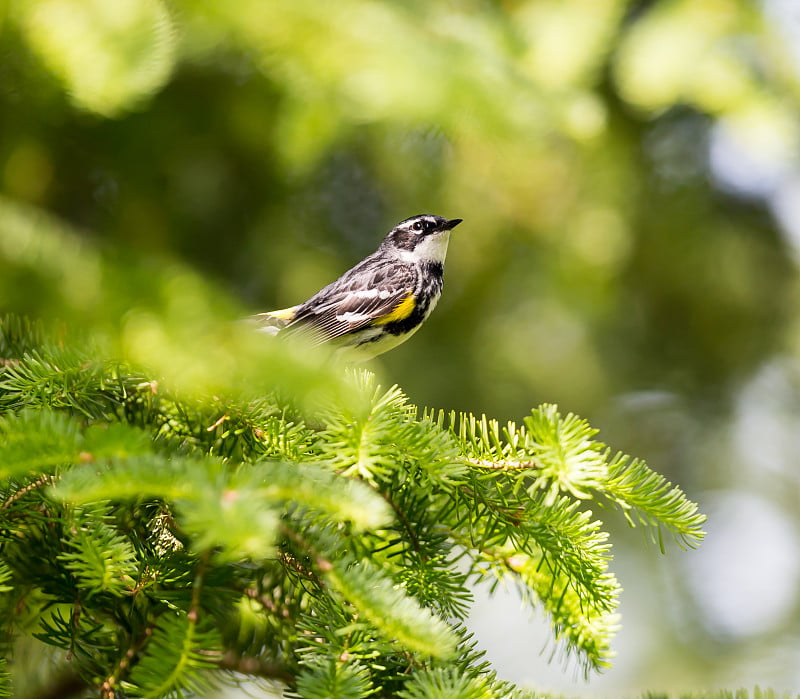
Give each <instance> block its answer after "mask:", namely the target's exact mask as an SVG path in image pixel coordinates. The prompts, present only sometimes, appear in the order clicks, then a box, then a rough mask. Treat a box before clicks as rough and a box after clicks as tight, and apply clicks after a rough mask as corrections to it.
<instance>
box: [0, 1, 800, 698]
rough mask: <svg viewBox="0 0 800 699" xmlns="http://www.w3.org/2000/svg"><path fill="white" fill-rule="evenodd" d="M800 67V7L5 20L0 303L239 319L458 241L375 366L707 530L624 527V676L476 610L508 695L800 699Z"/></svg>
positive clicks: (0, 71) (111, 316)
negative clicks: (427, 246)
mask: <svg viewBox="0 0 800 699" xmlns="http://www.w3.org/2000/svg"><path fill="white" fill-rule="evenodd" d="M798 46H800V3H798V2H797V1H796V0H764V1H763V2H745V1H744V0H741V1H738V2H737V1H736V0H702V1H700V0H694V1H692V0H658V1H656V0H653V1H649V2H648V1H639V2H634V1H632V2H624V1H622V0H508V1H507V2H500V1H494V2H492V1H489V0H485V1H479V0H471V1H470V0H463V1H459V0H452V1H444V0H443V1H440V2H430V1H423V0H418V1H416V2H414V1H395V2H390V1H388V0H339V1H338V2H335V3H322V2H318V1H316V2H312V1H310V0H292V1H291V2H277V1H272V0H237V1H236V2H226V1H225V0H5V4H3V3H0V189H1V193H0V307H2V308H3V310H13V311H15V312H20V313H29V314H32V315H36V316H43V317H47V318H51V319H52V318H60V319H63V320H66V321H67V322H68V323H70V324H74V325H75V326H76V327H85V328H89V329H92V330H93V331H95V332H97V333H100V334H106V335H108V336H112V337H113V336H115V334H119V333H122V334H123V335H124V334H125V332H126V329H129V327H128V326H129V325H130V323H127V320H126V319H129V318H130V314H131V313H132V312H135V311H136V309H137V308H138V307H139V304H141V305H142V306H143V307H147V308H151V309H152V308H160V307H163V308H167V312H168V313H172V314H173V316H175V315H179V316H181V317H184V316H185V315H187V314H188V315H196V316H202V315H203V314H204V313H205V312H206V311H208V312H209V314H210V313H211V309H210V308H209V307H211V306H213V307H214V313H215V314H220V313H222V314H224V313H228V316H229V317H231V318H234V317H236V316H237V314H243V313H247V312H255V311H260V310H267V309H269V308H275V307H283V306H286V305H291V304H294V303H298V302H300V301H302V300H304V299H305V298H306V297H307V296H309V295H310V294H311V293H313V292H315V291H316V290H318V289H319V288H320V287H321V286H323V285H324V284H327V283H328V282H330V281H332V280H333V279H334V278H335V277H336V276H337V275H338V274H340V273H341V272H342V271H344V270H345V269H346V268H347V267H349V266H350V265H352V264H353V263H354V262H356V261H357V260H358V259H360V258H361V257H363V256H364V255H366V254H367V253H369V252H371V251H372V250H373V249H374V248H375V247H376V246H377V244H378V242H379V241H380V239H381V238H382V236H383V235H384V234H385V232H386V231H387V230H388V229H389V228H390V227H391V226H392V225H393V224H394V223H396V222H397V221H399V220H401V219H403V218H406V217H408V216H411V215H414V214H418V213H436V214H440V215H443V216H448V217H459V218H463V219H464V221H465V222H464V224H462V226H460V227H459V228H458V230H457V231H456V232H455V234H454V236H453V240H452V242H451V246H450V254H449V258H448V263H447V266H446V272H445V280H446V283H445V293H444V296H443V298H442V301H441V303H440V305H439V307H438V308H437V310H436V312H435V314H434V315H433V317H432V318H431V320H430V321H429V322H428V324H427V325H426V326H425V328H424V329H423V330H422V331H420V332H419V333H418V334H417V335H416V336H415V337H414V339H413V340H412V341H410V342H409V343H407V344H405V345H403V347H402V348H400V349H398V350H395V351H394V352H392V353H390V354H389V355H386V356H385V358H382V359H381V360H380V362H374V363H373V365H372V367H371V368H373V369H375V370H376V371H378V372H379V373H380V375H381V376H382V378H383V380H384V382H389V383H394V382H396V383H398V384H400V385H401V386H402V387H403V388H404V389H405V390H406V391H407V392H408V393H409V395H410V396H411V398H412V399H413V400H414V401H415V402H417V403H418V404H421V405H429V406H434V407H437V408H445V409H457V410H469V411H473V412H476V413H487V414H489V415H491V416H494V417H498V418H501V419H519V418H521V417H522V416H524V415H525V414H526V413H527V412H528V410H529V409H530V408H531V407H532V406H534V405H536V404H538V403H540V402H555V403H558V404H559V405H560V407H561V409H562V410H563V411H564V412H568V411H573V412H577V413H580V414H581V415H583V416H584V417H586V418H588V419H589V420H590V421H591V422H592V423H593V424H594V425H596V426H597V427H599V428H601V430H602V433H601V434H602V437H603V439H604V440H605V441H607V442H608V443H609V444H611V445H612V446H613V447H614V448H615V449H622V450H625V451H628V452H630V453H633V454H635V455H637V456H640V457H643V458H645V459H646V460H647V461H648V463H649V464H650V465H651V466H652V467H654V468H655V469H656V470H658V471H660V472H662V473H665V474H667V475H668V476H669V477H670V478H671V479H673V480H675V481H677V482H678V483H679V484H681V486H682V487H683V488H684V489H685V490H686V491H687V492H688V494H689V495H690V497H692V498H693V499H696V500H698V501H699V502H700V503H701V507H702V509H704V511H706V512H707V513H708V514H709V516H710V520H709V523H708V527H707V529H708V532H709V536H708V540H707V543H706V544H705V545H704V546H703V547H702V548H701V549H700V550H698V551H693V552H689V553H679V552H677V551H671V552H670V554H671V555H669V556H667V557H666V558H664V557H662V556H661V555H660V554H659V553H658V552H657V551H656V550H655V549H654V547H652V546H648V545H646V543H645V541H644V538H643V536H642V535H641V534H640V533H639V532H638V531H633V532H631V531H629V530H627V529H626V528H625V526H624V525H623V524H621V523H620V522H619V521H617V519H618V518H616V517H610V523H609V524H610V526H611V527H612V529H613V530H614V534H615V537H616V539H615V541H616V542H617V549H616V551H617V557H618V558H617V560H616V564H615V566H614V571H615V572H616V573H617V575H618V577H620V579H621V581H622V583H623V586H624V587H625V589H626V592H625V594H624V596H623V600H622V608H621V611H622V614H623V618H622V624H623V626H622V629H621V631H620V634H619V637H618V643H617V649H618V652H619V658H618V661H617V663H616V665H615V668H614V669H612V670H611V671H609V672H608V673H606V674H605V675H603V676H602V677H597V678H591V679H590V681H589V682H584V681H583V680H582V679H581V678H579V677H576V674H577V673H576V672H575V668H574V667H573V666H571V665H567V667H566V668H564V667H562V666H561V665H560V664H559V663H558V662H555V663H553V664H552V665H548V662H547V661H548V651H549V650H550V648H551V646H550V645H548V644H547V642H546V639H547V634H548V632H547V631H546V627H545V626H544V624H543V622H541V620H536V619H533V620H531V619H529V618H528V617H527V616H525V615H520V614H519V612H518V602H517V600H516V599H515V598H514V596H513V594H512V593H509V594H508V595H501V596H500V597H498V598H495V599H493V600H492V601H488V600H482V601H481V604H480V606H479V608H478V609H477V610H476V613H475V616H474V618H473V620H472V622H473V623H472V626H473V628H474V629H475V631H476V633H477V634H478V637H479V638H480V639H481V642H482V644H483V646H484V647H486V648H487V650H488V651H489V657H490V658H491V659H492V661H493V662H494V664H495V666H496V667H497V668H498V670H499V672H500V674H501V676H503V677H505V678H507V679H511V680H514V681H517V682H520V683H523V684H529V685H532V686H535V687H540V688H542V689H553V690H557V691H564V692H568V693H571V694H586V695H610V694H612V693H628V694H630V693H632V692H634V691H641V690H644V689H653V690H660V689H665V690H670V689H673V690H675V689H687V688H692V689H703V688H712V687H717V688H719V687H728V688H736V687H740V686H746V687H747V686H752V685H754V684H760V685H762V686H772V687H774V688H776V689H778V690H793V691H795V692H796V691H800V557H799V556H798V550H799V549H800V424H798V423H799V420H798V418H800V391H799V390H798V389H800V362H799V361H798V360H799V359H800V306H798V303H797V301H798V296H799V295H800V294H799V292H800V286H799V285H798V273H797V272H798V260H800V104H799V100H800V49H798ZM170 280H173V281H174V284H173V285H172V286H171V285H170ZM187 280H188V281H187ZM199 280H205V281H203V282H201V281H199ZM206 282H207V284H206ZM187 284H188V285H189V286H190V287H191V286H192V285H193V284H201V285H202V286H203V288H204V289H205V291H204V293H202V294H198V295H197V297H196V303H195V304H194V307H192V308H190V309H189V310H187V309H186V308H184V307H181V306H180V304H178V307H171V306H170V304H171V303H172V300H173V292H174V291H175V288H174V287H180V288H181V289H183V290H184V291H185V289H186V285H187ZM192 288H194V287H192ZM181 298H186V296H185V295H184V296H182V297H181ZM189 298H192V297H191V296H190V297H189ZM159 304H160V306H159ZM173 305H175V304H173ZM220 309H222V310H220ZM126 323H127V325H126ZM185 350H186V351H188V352H195V353H203V350H204V348H203V344H202V342H200V341H198V343H197V345H196V346H191V343H189V346H188V347H185ZM603 515H604V513H600V516H601V517H602V516H603ZM543 646H544V647H545V653H544V654H543V655H540V650H541V649H542V647H543Z"/></svg>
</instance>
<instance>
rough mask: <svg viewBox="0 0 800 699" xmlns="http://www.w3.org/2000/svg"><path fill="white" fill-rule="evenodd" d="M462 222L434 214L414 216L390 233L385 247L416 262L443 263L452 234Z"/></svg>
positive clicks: (383, 245)
mask: <svg viewBox="0 0 800 699" xmlns="http://www.w3.org/2000/svg"><path fill="white" fill-rule="evenodd" d="M461 221H462V219H460V218H451V219H446V218H444V217H442V216H434V215H432V214H422V215H421V216H412V217H411V218H407V219H406V220H405V221H400V223H398V224H397V225H396V226H395V227H394V228H392V230H391V231H389V234H388V235H387V236H386V238H385V239H384V241H383V244H382V247H384V248H388V249H389V250H392V251H394V252H396V253H397V254H399V255H400V256H401V257H403V258H406V259H409V260H413V261H415V262H444V258H445V255H447V243H448V242H449V241H450V231H451V230H452V229H453V228H455V227H456V226H457V225H458V224H459V223H461Z"/></svg>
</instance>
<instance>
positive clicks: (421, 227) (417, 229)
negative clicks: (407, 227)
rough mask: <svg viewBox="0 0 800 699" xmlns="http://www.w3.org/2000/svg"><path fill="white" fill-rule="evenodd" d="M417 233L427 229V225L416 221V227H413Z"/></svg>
mask: <svg viewBox="0 0 800 699" xmlns="http://www.w3.org/2000/svg"><path fill="white" fill-rule="evenodd" d="M411 228H413V229H414V230H415V231H422V230H424V229H425V224H424V223H422V221H414V225H413V226H411Z"/></svg>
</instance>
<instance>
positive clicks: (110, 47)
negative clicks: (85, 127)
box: [14, 0, 176, 116]
mask: <svg viewBox="0 0 800 699" xmlns="http://www.w3.org/2000/svg"><path fill="white" fill-rule="evenodd" d="M14 9H15V11H16V13H18V15H19V19H20V23H21V26H22V27H23V29H24V31H25V32H26V34H27V37H28V41H29V42H30V44H31V46H32V47H33V49H34V50H35V51H37V53H39V55H40V56H41V58H42V60H43V61H44V63H45V64H46V65H47V66H48V67H49V68H50V70H52V71H53V72H54V73H56V74H57V75H58V76H59V77H60V78H61V79H62V80H63V82H64V84H65V87H66V89H67V91H68V92H69V93H70V95H71V96H72V98H73V99H74V100H75V102H76V103H78V104H79V105H81V106H82V107H84V108H86V109H89V110H91V111H94V112H97V113H99V114H103V115H105V116H113V115H115V114H118V113H119V112H120V111H122V110H123V109H126V108H129V107H131V106H132V105H133V104H135V102H137V101H138V100H140V99H142V98H143V97H145V96H147V95H150V94H152V93H153V92H155V91H156V90H158V89H159V88H160V87H161V86H163V85H164V83H166V81H167V80H168V78H169V75H170V73H171V71H172V68H173V65H174V62H175V53H176V37H175V30H174V28H173V26H172V21H171V19H170V16H169V13H168V12H167V9H166V7H165V6H164V3H163V2H162V1H161V0H113V2H108V1H107V0H22V1H20V0H16V4H15V8H14Z"/></svg>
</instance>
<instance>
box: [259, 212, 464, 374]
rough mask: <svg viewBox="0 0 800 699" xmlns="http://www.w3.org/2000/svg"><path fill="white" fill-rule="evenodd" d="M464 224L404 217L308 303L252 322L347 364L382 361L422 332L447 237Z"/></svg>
mask: <svg viewBox="0 0 800 699" xmlns="http://www.w3.org/2000/svg"><path fill="white" fill-rule="evenodd" d="M461 220H462V219H460V218H452V219H449V220H448V219H446V218H442V217H441V216H433V215H430V214H424V215H421V216H413V217H411V218H407V219H406V220H405V221H401V222H400V223H398V224H397V225H396V226H395V227H394V228H392V230H391V231H389V233H388V235H387V236H386V237H385V238H384V239H383V242H382V243H381V245H380V247H379V248H378V249H377V250H376V251H375V252H374V253H372V254H371V255H370V256H369V257H366V258H365V259H363V260H362V261H361V262H359V263H358V264H357V265H356V266H355V267H353V268H352V269H350V270H348V271H347V272H345V273H344V274H343V275H342V276H341V277H339V278H338V279H337V280H336V281H335V282H333V283H332V284H328V286H326V287H325V288H324V289H321V290H320V291H318V292H317V293H316V294H314V295H313V296H312V297H311V298H310V299H308V301H306V302H305V303H301V304H300V305H298V306H292V307H291V308H284V309H281V310H277V311H269V312H267V313H259V314H258V315H256V316H254V317H253V319H254V320H255V321H256V322H257V323H258V324H259V326H260V327H259V329H260V330H263V331H265V332H268V333H270V334H278V333H281V334H291V335H301V336H303V337H304V338H307V339H308V341H309V342H311V343H313V344H321V343H323V342H330V343H332V345H334V346H335V347H337V349H338V350H341V354H342V355H343V356H344V358H345V359H347V360H349V361H365V360H367V359H372V357H376V356H377V355H379V354H383V353H384V352H386V351H387V350H390V349H392V348H393V347H397V345H399V344H400V343H402V342H405V341H406V340H407V339H408V338H409V337H411V336H412V335H413V334H414V333H415V332H416V331H417V330H419V328H420V326H421V325H422V324H423V323H424V322H425V320H426V319H427V318H428V316H429V315H430V314H431V311H432V310H433V309H434V308H435V306H436V303H437V302H438V301H439V297H440V296H441V295H442V284H443V280H442V273H443V271H444V259H445V256H446V255H447V244H448V242H449V241H450V231H451V230H452V229H453V228H455V227H456V226H457V225H458V224H459V223H461Z"/></svg>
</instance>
